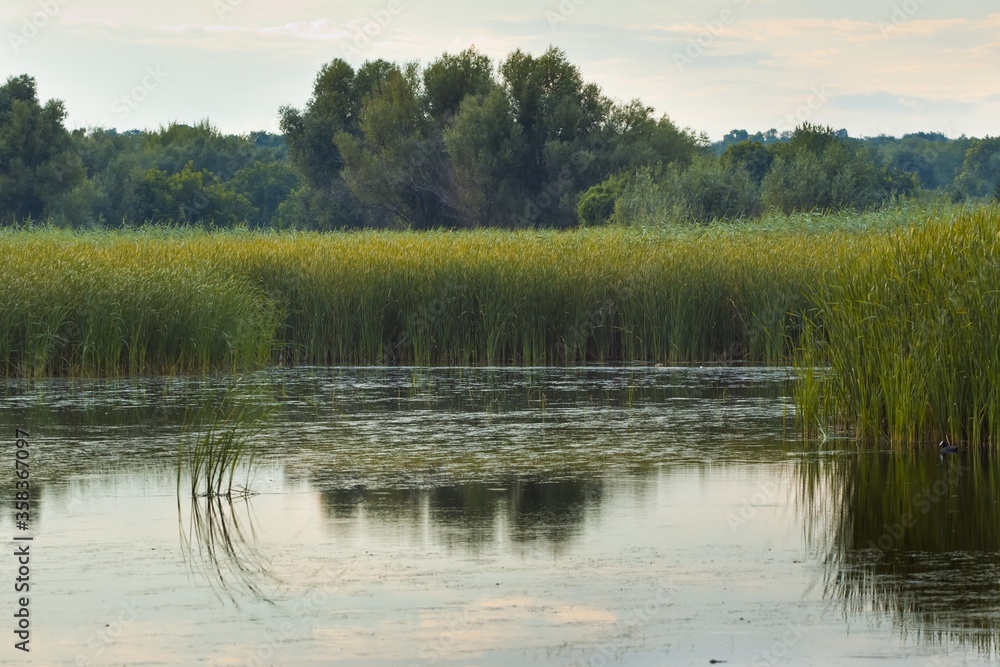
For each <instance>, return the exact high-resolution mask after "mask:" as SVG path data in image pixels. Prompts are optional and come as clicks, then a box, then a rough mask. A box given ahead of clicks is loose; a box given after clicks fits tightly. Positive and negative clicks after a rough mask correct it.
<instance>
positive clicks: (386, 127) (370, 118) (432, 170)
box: [334, 63, 457, 229]
mask: <svg viewBox="0 0 1000 667" xmlns="http://www.w3.org/2000/svg"><path fill="white" fill-rule="evenodd" d="M419 74H420V72H419V67H418V66H417V65H416V64H415V63H411V64H410V65H408V66H407V67H406V69H405V70H404V71H399V70H396V71H392V72H389V74H388V76H387V77H386V79H385V81H384V82H382V83H381V84H380V85H379V86H378V87H377V88H375V89H374V90H373V91H372V92H371V94H369V95H366V96H365V98H364V101H363V103H362V106H361V111H360V114H359V122H358V128H359V130H360V134H359V135H354V134H352V133H350V132H346V131H341V132H338V133H337V134H336V135H335V136H334V143H335V144H336V147H337V150H338V151H339V152H340V154H341V156H342V159H343V162H344V168H343V178H344V181H345V182H346V183H347V185H348V187H350V189H351V192H352V193H354V195H355V196H356V197H357V198H358V199H359V201H361V202H362V203H363V205H364V206H365V207H367V209H368V211H369V212H370V213H372V214H374V215H375V216H377V217H376V220H385V221H387V222H390V221H396V222H398V223H401V224H402V225H404V226H407V227H410V228H413V229H430V228H433V227H439V226H450V225H451V224H452V223H453V221H454V220H455V219H456V217H457V216H456V214H455V213H454V210H453V206H452V198H453V195H452V188H451V170H450V163H449V162H448V160H447V155H446V153H445V150H444V144H443V141H442V137H441V133H440V131H437V130H436V128H434V127H433V126H432V124H431V122H430V119H429V118H428V116H427V115H426V114H425V113H424V105H423V100H422V99H421V96H420V76H419Z"/></svg>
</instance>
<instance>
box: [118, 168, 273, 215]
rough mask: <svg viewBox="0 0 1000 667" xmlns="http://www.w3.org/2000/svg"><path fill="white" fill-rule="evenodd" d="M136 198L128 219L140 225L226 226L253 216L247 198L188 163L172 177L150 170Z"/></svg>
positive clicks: (159, 170)
mask: <svg viewBox="0 0 1000 667" xmlns="http://www.w3.org/2000/svg"><path fill="white" fill-rule="evenodd" d="M136 199H137V203H136V211H135V212H134V213H133V214H132V215H131V216H130V219H132V220H137V221H143V222H155V223H171V222H180V223H185V224H203V225H209V224H211V225H214V226H219V227H227V226H233V225H237V224H240V223H242V222H245V221H246V220H247V219H248V218H250V217H251V216H252V215H254V214H255V209H254V208H253V206H252V205H251V204H250V202H249V201H248V200H247V198H246V197H244V196H243V195H240V194H237V193H235V192H233V191H232V190H230V189H229V188H227V187H226V186H224V185H223V184H221V183H218V182H217V181H216V179H215V177H214V176H212V174H211V173H210V172H208V171H207V170H201V171H195V170H194V169H193V167H192V164H191V163H189V164H187V165H185V166H184V168H183V169H182V170H181V171H180V172H179V173H176V174H172V175H171V174H167V173H166V172H165V171H163V170H161V169H155V168H154V169H150V170H149V171H147V172H146V175H145V176H144V178H143V180H142V182H140V183H139V185H138V188H137V196H136Z"/></svg>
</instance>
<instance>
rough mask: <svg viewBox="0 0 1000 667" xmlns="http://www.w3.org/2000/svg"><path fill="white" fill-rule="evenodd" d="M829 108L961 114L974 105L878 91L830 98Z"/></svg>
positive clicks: (970, 109)
mask: <svg viewBox="0 0 1000 667" xmlns="http://www.w3.org/2000/svg"><path fill="white" fill-rule="evenodd" d="M830 106H831V108H835V109H842V110H844V111H874V112H885V113H910V114H928V113H956V112H957V113H961V112H966V111H972V110H974V109H975V108H976V105H975V104H973V103H971V102H967V101H962V100H956V99H931V98H928V97H919V96H913V95H907V94H903V93H894V92H890V91H886V90H878V91H872V92H865V93H848V94H841V95H835V96H831V98H830Z"/></svg>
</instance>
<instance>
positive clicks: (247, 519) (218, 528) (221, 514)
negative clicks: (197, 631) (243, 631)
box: [177, 495, 274, 606]
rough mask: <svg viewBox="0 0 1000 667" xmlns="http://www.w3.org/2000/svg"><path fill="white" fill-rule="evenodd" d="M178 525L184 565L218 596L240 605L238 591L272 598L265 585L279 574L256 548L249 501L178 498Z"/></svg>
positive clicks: (239, 498)
mask: <svg viewBox="0 0 1000 667" xmlns="http://www.w3.org/2000/svg"><path fill="white" fill-rule="evenodd" d="M185 504H186V506H187V510H188V511H187V521H186V522H185V518H184V512H183V511H182V506H183V505H185ZM185 524H186V525H185ZM177 525H178V529H179V533H180V542H181V556H182V557H183V559H184V562H185V564H186V565H187V567H188V568H189V570H190V572H191V573H192V574H193V575H195V577H196V578H197V579H198V580H200V581H203V582H205V583H207V584H208V585H209V586H210V587H211V588H212V591H213V592H214V593H215V594H216V596H217V597H218V598H220V599H228V600H229V601H231V602H232V603H233V604H236V605H237V606H239V601H238V594H239V593H248V594H250V595H251V596H253V597H255V598H257V599H262V600H267V595H266V594H265V592H264V589H263V586H264V584H265V583H267V582H268V581H270V580H273V578H274V576H273V572H272V569H271V564H270V563H269V562H268V561H267V560H266V559H265V558H264V557H263V555H262V554H261V551H260V549H259V547H258V545H257V531H256V526H255V521H254V517H253V510H252V506H251V504H250V499H249V498H246V497H237V498H227V497H224V496H212V497H208V496H205V497H193V498H190V501H189V502H185V501H184V500H182V499H181V497H180V495H178V498H177Z"/></svg>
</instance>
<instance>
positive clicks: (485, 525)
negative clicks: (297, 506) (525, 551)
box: [322, 480, 603, 552]
mask: <svg viewBox="0 0 1000 667" xmlns="http://www.w3.org/2000/svg"><path fill="white" fill-rule="evenodd" d="M602 491H603V484H602V482H601V481H599V480H591V481H582V480H565V481H544V482H542V481H530V480H518V481H511V482H508V483H507V484H505V485H503V486H498V485H496V484H485V483H469V484H458V485H451V486H441V487H434V488H430V489H386V490H370V489H364V488H354V489H334V490H329V491H324V492H323V493H322V498H323V505H324V508H325V510H326V511H327V513H328V515H329V516H331V517H334V518H338V519H357V518H358V517H360V516H364V517H370V518H374V519H377V520H379V521H381V522H393V523H394V524H397V525H403V526H406V527H407V529H408V530H409V531H410V532H412V533H413V534H414V535H417V534H423V533H424V532H425V531H426V530H430V531H432V532H434V533H436V534H438V535H445V536H446V537H445V538H444V541H446V542H449V543H454V541H455V540H460V541H461V542H462V544H461V546H462V548H463V549H467V550H469V551H472V552H477V551H480V550H482V549H483V548H484V547H486V546H487V545H490V544H496V543H499V542H502V541H506V540H510V541H512V542H515V543H534V542H538V543H544V544H548V545H551V546H553V547H556V548H557V550H558V547H560V545H562V544H563V543H565V542H567V541H569V540H571V539H572V538H573V537H574V536H576V535H577V534H578V533H579V532H580V529H581V526H582V523H583V521H584V518H585V514H586V510H587V509H588V508H597V507H599V505H600V502H601V498H602Z"/></svg>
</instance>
